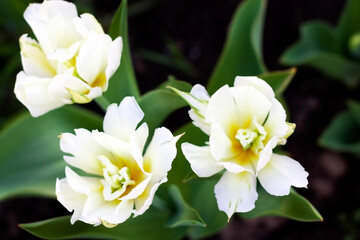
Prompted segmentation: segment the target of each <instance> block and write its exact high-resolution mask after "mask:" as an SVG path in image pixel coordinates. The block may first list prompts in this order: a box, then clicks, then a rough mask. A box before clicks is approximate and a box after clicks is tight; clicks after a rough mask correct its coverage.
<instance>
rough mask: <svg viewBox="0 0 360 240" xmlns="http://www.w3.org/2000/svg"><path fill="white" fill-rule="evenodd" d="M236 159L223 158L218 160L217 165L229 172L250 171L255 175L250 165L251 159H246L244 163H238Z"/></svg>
mask: <svg viewBox="0 0 360 240" xmlns="http://www.w3.org/2000/svg"><path fill="white" fill-rule="evenodd" d="M236 162H237V159H234V158H233V159H231V158H230V159H224V160H222V161H219V163H218V164H219V165H220V166H222V167H224V168H225V169H226V170H227V171H228V172H231V173H241V172H250V173H252V174H254V175H255V172H256V171H255V169H254V167H253V166H252V162H251V161H246V162H245V164H241V165H240V164H238V163H236Z"/></svg>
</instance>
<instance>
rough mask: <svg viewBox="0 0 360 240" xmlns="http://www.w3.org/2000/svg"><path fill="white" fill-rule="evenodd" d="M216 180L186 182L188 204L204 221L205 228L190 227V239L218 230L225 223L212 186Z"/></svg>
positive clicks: (211, 233)
mask: <svg viewBox="0 0 360 240" xmlns="http://www.w3.org/2000/svg"><path fill="white" fill-rule="evenodd" d="M218 180H219V179H217V180H209V181H193V182H189V183H186V184H185V185H187V186H186V187H188V188H189V192H190V193H189V200H187V201H188V202H189V204H190V205H191V206H192V207H194V208H195V209H196V210H197V211H198V213H199V214H200V216H201V217H202V219H203V220H204V222H205V223H206V225H207V226H206V227H205V228H199V227H190V228H189V230H188V235H189V236H190V237H191V239H200V238H204V237H208V236H211V235H213V234H215V233H217V232H219V231H220V230H221V229H222V228H223V227H225V226H226V224H227V216H226V214H225V213H224V212H222V211H220V210H219V208H218V205H217V202H216V198H215V193H214V187H215V184H216V182H217V181H218Z"/></svg>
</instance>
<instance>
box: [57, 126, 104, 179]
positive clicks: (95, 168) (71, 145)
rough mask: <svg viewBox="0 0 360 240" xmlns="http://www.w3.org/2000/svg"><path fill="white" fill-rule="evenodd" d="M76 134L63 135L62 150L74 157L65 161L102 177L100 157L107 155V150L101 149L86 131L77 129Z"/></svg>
mask: <svg viewBox="0 0 360 240" xmlns="http://www.w3.org/2000/svg"><path fill="white" fill-rule="evenodd" d="M75 134H76V135H73V134H70V133H64V134H62V135H61V139H60V148H61V150H62V151H63V152H66V153H69V154H72V155H73V157H70V156H64V159H65V161H66V162H67V163H68V164H70V165H72V166H74V167H77V168H79V169H82V170H83V171H85V172H87V173H91V174H96V175H102V168H101V165H100V161H99V160H98V156H100V155H107V151H106V149H104V148H103V147H101V146H100V145H99V144H98V143H97V142H96V141H95V140H94V139H93V137H92V134H91V132H89V131H88V130H86V129H75Z"/></svg>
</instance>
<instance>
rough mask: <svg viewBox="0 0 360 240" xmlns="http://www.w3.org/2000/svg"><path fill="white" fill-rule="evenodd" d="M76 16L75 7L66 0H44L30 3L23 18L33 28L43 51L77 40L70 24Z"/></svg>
mask: <svg viewBox="0 0 360 240" xmlns="http://www.w3.org/2000/svg"><path fill="white" fill-rule="evenodd" d="M74 17H77V11H76V7H75V5H74V4H73V3H69V2H67V1H44V2H43V3H42V4H30V5H29V7H28V8H27V9H26V10H25V12H24V18H25V20H26V21H27V22H28V24H29V25H30V27H31V29H32V30H33V32H34V34H35V36H36V38H37V39H38V41H39V43H40V45H41V46H42V47H43V50H44V52H45V53H50V52H53V51H54V50H55V49H56V48H58V47H68V46H70V45H71V44H72V43H74V42H76V41H78V40H79V37H80V36H79V35H78V34H77V32H76V31H75V27H74V26H73V24H72V18H74Z"/></svg>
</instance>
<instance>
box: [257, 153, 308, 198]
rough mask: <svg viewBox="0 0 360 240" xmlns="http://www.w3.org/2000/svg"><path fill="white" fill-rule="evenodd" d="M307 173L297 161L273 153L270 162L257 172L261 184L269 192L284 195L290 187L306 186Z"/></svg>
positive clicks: (288, 191)
mask: <svg viewBox="0 0 360 240" xmlns="http://www.w3.org/2000/svg"><path fill="white" fill-rule="evenodd" d="M308 175H309V174H308V173H307V172H306V171H305V169H304V168H303V167H302V166H301V165H300V163H299V162H297V161H295V160H293V159H291V158H289V157H287V156H282V155H278V154H273V155H272V158H271V160H270V162H269V163H268V164H267V165H266V166H265V167H264V168H263V169H262V170H261V171H260V172H259V173H258V178H259V181H260V183H261V186H263V188H264V189H265V190H266V191H267V192H268V193H270V194H272V195H275V196H284V195H288V194H289V193H290V187H291V186H294V187H307V184H308V181H307V177H308Z"/></svg>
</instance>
